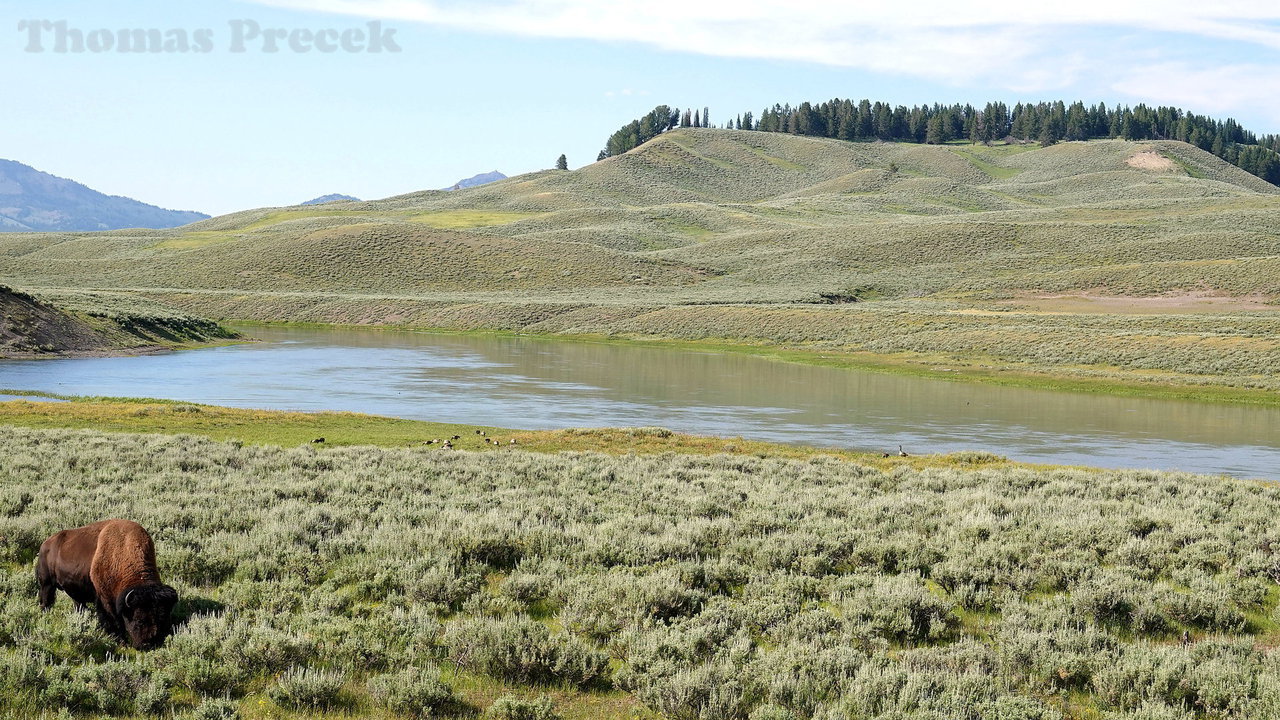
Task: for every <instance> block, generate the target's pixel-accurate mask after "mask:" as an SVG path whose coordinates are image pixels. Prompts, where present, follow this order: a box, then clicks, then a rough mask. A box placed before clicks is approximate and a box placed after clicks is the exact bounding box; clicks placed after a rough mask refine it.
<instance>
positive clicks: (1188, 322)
mask: <svg viewBox="0 0 1280 720" xmlns="http://www.w3.org/2000/svg"><path fill="white" fill-rule="evenodd" d="M0 281H10V282H15V283H18V282H20V283H22V284H23V285H24V286H27V287H34V288H41V289H43V290H44V291H45V292H50V293H56V292H61V291H65V290H67V289H77V290H86V289H93V290H110V291H113V292H118V291H126V292H130V293H143V294H146V295H147V296H149V297H152V298H159V299H163V300H164V301H165V302H167V303H171V304H173V305H175V306H177V307H181V308H183V309H184V310H188V311H192V312H206V313H212V314H215V315H217V316H223V317H236V318H243V319H256V320H306V321H319V322H360V323H397V324H430V325H433V326H443V327H482V328H495V329H522V330H531V331H537V330H554V331H557V332H591V333H627V334H642V335H655V336H674V337H686V338H700V339H703V338H720V339H731V340H748V341H765V342H787V343H814V342H818V343H825V344H827V345H834V346H837V347H839V348H841V349H847V350H862V351H871V352H908V353H915V352H919V351H920V350H921V349H930V350H933V351H942V352H944V353H946V354H949V355H952V356H954V357H956V358H960V359H967V360H969V361H971V362H972V363H977V364H981V363H982V362H984V361H985V360H984V358H990V359H993V360H994V361H996V362H1000V363H1008V362H1013V363H1020V364H1023V365H1027V366H1028V367H1032V368H1036V369H1039V370H1042V371H1045V372H1051V373H1058V374H1060V373H1085V374H1088V373H1111V372H1118V373H1120V374H1122V375H1123V374H1126V373H1137V374H1138V375H1143V374H1146V375H1152V374H1155V375H1159V374H1161V373H1166V372H1167V371H1169V370H1176V371H1178V372H1181V373H1184V374H1185V373H1190V374H1191V375H1195V376H1204V377H1205V378H1206V381H1208V382H1212V383H1217V384H1224V383H1225V384H1229V385H1236V386H1239V385H1240V383H1241V382H1244V383H1246V384H1249V383H1253V382H1254V380H1257V379H1259V378H1261V380H1260V382H1262V383H1263V384H1265V383H1266V380H1265V378H1266V376H1267V374H1268V373H1270V372H1271V371H1272V368H1273V366H1274V365H1275V364H1276V363H1277V362H1280V354H1278V353H1277V338H1280V321H1278V320H1277V319H1276V318H1280V315H1278V314H1276V313H1274V312H1268V310H1269V309H1275V308H1280V305H1278V304H1277V301H1278V300H1280V191H1278V190H1277V189H1276V188H1275V187H1274V186H1271V185H1269V184H1267V183H1265V182H1263V181H1262V180H1259V179H1258V178H1256V177H1254V176H1252V175H1249V174H1248V173H1246V172H1244V171H1242V170H1240V169H1239V168H1236V167H1234V166H1232V165H1229V164H1227V163H1226V162H1223V161H1222V160H1220V159H1218V158H1216V157H1214V156H1213V155H1211V154H1209V153H1205V152H1203V151H1201V150H1198V149H1196V148H1194V147H1192V146H1190V145H1186V144H1183V143H1177V142H1163V141H1162V142H1142V143H1134V142H1125V141H1120V140H1113V141H1092V142H1087V143H1081V142H1067V143H1060V144H1057V145H1054V146H1051V147H1048V148H1040V147H1037V146H1030V145H997V146H991V147H985V146H974V145H967V144H962V145H961V144H957V145H944V146H930V145H912V144H896V143H847V142H841V141H837V140H829V139H823V138H808V137H796V136H789V135H784V134H779V133H759V132H742V131H728V130H696V129H687V130H678V131H673V132H669V133H666V134H663V135H661V136H659V137H658V138H656V139H654V140H653V141H651V142H649V143H647V144H645V145H643V146H641V147H639V148H636V149H635V150H633V151H631V152H629V153H626V154H624V155H620V156H617V157H613V158H609V159H607V160H604V161H602V162H598V163H595V164H593V165H590V166H587V167H585V168H582V169H580V170H575V171H572V172H568V171H544V172H538V173H532V174H528V175H522V176H519V177H515V178H510V179H506V180H502V181H499V182H495V183H491V184H487V185H483V186H480V187H476V188H470V189H465V190H460V191H456V192H443V191H426V192H420V193H413V194H409V195H403V196H398V197H393V198H388V199H385V200H378V201H372V202H359V203H350V202H348V203H341V204H337V205H334V206H306V207H300V206H299V207H290V208H268V209H262V210H254V211H248V212H242V213H236V214H233V215H227V216H224V217H220V218H213V219H210V220H207V221H204V222H200V223H196V224H193V225H190V226H187V227H185V228H180V229H174V230H163V231H121V232H114V233H99V234H58V235H33V234H26V235H12V236H3V237H0ZM1063 295H1068V296H1080V297H1099V298H1112V297H1126V298H1138V299H1141V298H1160V300H1159V301H1150V302H1146V301H1141V300H1135V301H1134V302H1133V303H1132V304H1131V305H1130V306H1128V308H1127V309H1125V308H1121V309H1120V310H1119V311H1118V310H1117V306H1115V305H1114V304H1113V305H1111V306H1108V307H1106V308H1105V309H1103V308H1102V306H1099V308H1100V309H1099V311H1098V312H1079V308H1078V307H1076V306H1078V305H1079V303H1075V300H1079V297H1077V298H1075V300H1072V299H1070V298H1068V299H1067V305H1072V303H1075V305H1072V307H1071V311H1072V315H1073V316H1072V317H1070V318H1062V317H1060V316H1058V313H1059V312H1060V311H1061V309H1062V308H1061V307H1055V306H1054V305H1053V304H1052V302H1048V301H1050V300H1052V299H1053V298H1055V297H1058V296H1063ZM1199 298H1204V299H1205V302H1204V303H1202V304H1201V305H1202V306H1200V305H1197V304H1196V303H1193V302H1183V301H1184V300H1188V299H1191V300H1194V299H1199ZM1224 298H1226V299H1228V300H1227V301H1224V300H1223V299H1224ZM854 302H857V305H856V309H855V308H854V307H853V306H852V305H850V303H854ZM832 303H834V304H841V305H842V306H843V309H831V308H825V307H823V306H826V305H829V304H832ZM1046 303H1047V304H1046ZM1144 303H1145V304H1144ZM1170 303H1172V304H1174V305H1177V306H1178V307H1179V308H1180V309H1185V308H1186V307H1188V306H1192V307H1191V309H1192V310H1196V311H1205V312H1199V313H1198V314H1196V316H1195V318H1192V319H1187V318H1181V319H1180V320H1179V321H1178V322H1177V323H1174V324H1173V326H1171V327H1172V329H1168V328H1165V327H1156V324H1154V323H1153V322H1152V321H1149V320H1148V321H1135V320H1133V319H1132V318H1130V317H1128V315H1129V311H1130V310H1132V311H1135V312H1151V311H1156V312H1159V311H1160V308H1161V307H1164V306H1165V305H1168V304H1170ZM762 304H763V305H771V306H774V309H773V310H772V311H771V312H772V314H771V315H770V317H772V318H774V319H780V318H783V317H787V318H790V320H791V321H792V322H791V324H790V326H789V327H785V328H784V327H778V326H776V325H774V324H772V323H771V322H769V321H768V318H763V317H761V316H760V315H759V310H758V308H757V307H756V306H759V305H762ZM695 306H696V309H694V308H695ZM1064 307H1065V306H1064ZM1086 310H1087V308H1086ZM1206 312H1207V313H1209V314H1212V315H1213V317H1212V318H1210V317H1208V316H1207V315H1206ZM655 313H656V314H655ZM975 313H976V314H975ZM1193 314H1194V313H1193ZM1086 316H1087V317H1086ZM939 323H941V325H939ZM953 325H959V326H961V330H962V331H960V332H949V331H948V328H949V327H951V326H953ZM1029 325H1030V326H1038V327H1039V328H1040V330H1043V329H1044V327H1045V326H1049V327H1051V328H1052V330H1051V331H1050V332H1049V333H1048V335H1049V337H1050V338H1051V339H1050V340H1049V342H1048V345H1046V346H1041V347H1035V346H1033V345H1032V344H1033V343H1035V342H1038V339H1037V338H1038V337H1039V336H1041V335H1042V333H1041V332H1040V330H1037V331H1036V335H1035V336H1033V335H1032V334H1031V333H1032V331H1031V329H1030V328H1029V327H1028V326H1029ZM868 328H871V329H873V332H870V334H869V331H868ZM925 331H927V332H925ZM922 332H924V334H923V335H922V334H921V333H922ZM1224 332H1225V333H1226V336H1225V338H1224V337H1223V333H1224ZM1095 337H1096V338H1098V340H1097V342H1096V343H1094V342H1090V341H1089V339H1091V338H1095ZM1082 338H1083V339H1085V341H1084V342H1082V341H1081V339H1082ZM1206 346H1212V347H1221V348H1224V349H1225V353H1224V354H1225V355H1226V356H1227V357H1226V358H1225V359H1222V360H1221V362H1218V363H1216V364H1215V367H1214V368H1213V369H1210V370H1209V371H1208V372H1207V373H1206V372H1204V369H1205V368H1198V367H1192V366H1190V365H1188V364H1187V363H1184V362H1182V361H1181V360H1176V361H1173V360H1170V358H1172V357H1174V356H1178V355H1180V354H1182V355H1195V354H1196V351H1197V350H1199V349H1203V348H1204V347H1206ZM1202 364H1203V363H1202ZM1223 377H1229V378H1230V379H1229V380H1223V379H1222V378H1223ZM1170 381H1171V382H1178V383H1182V382H1183V379H1181V378H1173V379H1171V380H1170ZM1255 384H1256V383H1255Z"/></svg>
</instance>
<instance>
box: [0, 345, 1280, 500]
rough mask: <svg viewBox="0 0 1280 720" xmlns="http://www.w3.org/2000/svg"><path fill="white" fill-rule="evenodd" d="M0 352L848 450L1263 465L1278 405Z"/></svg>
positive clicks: (181, 390)
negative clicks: (1275, 406) (972, 452)
mask: <svg viewBox="0 0 1280 720" xmlns="http://www.w3.org/2000/svg"><path fill="white" fill-rule="evenodd" d="M245 331H246V332H247V333H248V334H250V335H252V336H253V337H256V338H259V339H261V340H263V342H261V343H253V344H245V345H233V346H228V347H221V348H213V349H206V350H191V351H183V352H176V353H171V354H166V355H147V356H140V357H125V358H70V359H56V360H38V361H0V387H4V388H16V389H24V390H42V391H46V392H54V393H62V394H68V395H107V396H135V397H156V398H169V399H175V400H187V401H191V402H200V403H210V404H215V405H229V406H234V407H253V408H272V409H288V410H352V411H358V412H365V413H374V414H379V415H391V416H396V417H406V418H418V419H424V420H427V419H429V420H435V421H440V422H457V423H476V424H484V425H496V426H504V427H513V428H527V429H549V428H566V427H604V426H637V425H650V426H661V427H666V428H670V429H672V430H678V431H683V432H691V433H699V434H709V435H726V436H743V437H749V438H758V439H764V440H776V441H781V442H788V443H804V444H812V445H820V446H829V447H841V448H850V449H856V450H870V451H877V452H879V451H884V452H897V450H898V446H899V445H901V446H902V447H903V449H904V450H905V451H906V452H908V453H911V454H926V453H937V452H953V451H959V450H982V451H989V452H994V453H997V454H1000V455H1005V456H1008V457H1010V458H1012V459H1015V460H1022V461H1028V462H1045V463H1063V464H1079V465H1092V466H1099V467H1126V468H1152V469H1168V470H1175V469H1176V470H1188V471H1194V472H1206V473H1226V474H1230V475H1236V476H1242V477H1263V478H1270V479H1280V409H1275V408H1257V407H1248V406H1240V405H1227V404H1212V403H1199V402H1184V401H1176V400H1147V399H1135V398H1122V397H1109V396H1106V395H1095V394H1087V393H1068V392H1057V391H1047V390H1029V389H1022V388H1004V387H994V386H989V385H981V384H970V383H963V382H947V381H943V380H931V379H922V378H912V377H902V376H897V375H887V374H879V373H870V372H860V371H853V370H842V369H836V368H824V367H813V366H808V365H800V364H793V363H785V362H779V361H773V360H766V359H762V358H755V357H751V356H747V355H741V354H736V353H714V352H701V351H691V350H683V349H670V348H661V347H637V346H630V345H610V344H604V343H590V342H578V341H567V340H553V339H544V338H525V337H508V336H484V335H478V336H462V335H448V334H431V333H415V332H399V331H386V330H372V329H370V330H360V329H296V328H288V329H282V328H267V327H253V328H245Z"/></svg>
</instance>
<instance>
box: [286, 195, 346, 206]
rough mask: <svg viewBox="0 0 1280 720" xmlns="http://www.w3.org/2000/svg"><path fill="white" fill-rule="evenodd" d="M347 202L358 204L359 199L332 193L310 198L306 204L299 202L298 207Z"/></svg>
mask: <svg viewBox="0 0 1280 720" xmlns="http://www.w3.org/2000/svg"><path fill="white" fill-rule="evenodd" d="M348 200H349V201H351V202H360V198H358V197H354V196H352V195H339V194H338V193H332V194H329V195H321V196H320V197H318V198H312V199H311V200H308V201H306V202H300V203H298V204H299V205H323V204H325V203H331V202H346V201H348Z"/></svg>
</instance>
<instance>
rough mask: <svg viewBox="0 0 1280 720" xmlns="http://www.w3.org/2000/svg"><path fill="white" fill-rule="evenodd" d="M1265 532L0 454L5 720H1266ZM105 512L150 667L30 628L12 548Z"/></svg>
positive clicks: (1156, 521) (544, 483) (209, 453)
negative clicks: (165, 629)
mask: <svg viewBox="0 0 1280 720" xmlns="http://www.w3.org/2000/svg"><path fill="white" fill-rule="evenodd" d="M102 404H104V403H102V402H99V401H92V402H74V403H67V405H68V406H71V407H77V406H79V408H80V409H82V410H84V409H90V408H92V407H94V406H96V405H102ZM105 404H109V405H112V406H118V407H121V408H123V407H133V408H137V409H147V408H153V407H161V406H163V405H164V404H156V403H147V402H132V403H130V402H115V403H105ZM6 405H8V404H6ZM178 407H180V405H176V404H174V405H171V407H170V408H169V410H167V411H166V412H170V413H171V414H172V416H173V417H174V418H178V417H180V416H183V415H187V414H189V415H198V414H200V413H193V412H190V410H186V409H184V410H178V409H177V408H178ZM158 412H159V411H153V413H152V415H151V417H154V416H155V415H156V414H157V413H158ZM203 412H206V410H205V409H202V410H201V413H203ZM139 417H141V418H143V419H145V418H146V417H148V416H145V415H143V416H139ZM1278 509H1280V486H1277V485H1274V484H1264V483H1256V482H1247V481H1236V480H1230V479H1226V478H1212V477H1205V476H1194V475H1185V474H1177V473H1152V472H1132V471H1128V472H1126V471H1116V472H1083V471H1079V470H1070V469H1035V468H1026V467H989V468H979V469H971V470H959V469H954V468H945V467H934V468H912V467H894V468H886V469H876V468H871V467H867V466H866V465H865V464H862V463H856V462H848V461H846V460H841V459H838V458H832V457H807V458H804V457H802V458H757V457H750V456H743V455H725V454H717V455H710V456H706V455H686V454H678V453H663V454H658V455H651V454H640V455H638V454H630V455H609V454H602V453H576V452H575V453H556V454H548V453H530V452H525V451H523V450H520V449H510V450H506V451H503V452H489V453H476V452H440V451H429V450H425V449H390V448H375V447H367V446H366V447H342V448H332V449H329V448H317V447H315V446H310V445H308V446H304V447H294V448H279V447H270V446H248V445H244V444H241V443H237V442H216V441H213V440H209V439H206V438H200V437H194V436H191V435H185V436H165V435H143V434H106V433H99V432H92V431H69V430H37V429H28V428H15V427H10V426H3V425H0V715H3V716H8V717H15V718H17V717H22V718H34V717H48V718H54V717H64V718H65V717H72V718H97V717H103V716H115V717H138V718H141V717H165V718H170V717H177V718H182V719H183V720H187V719H190V718H224V719H225V718H233V717H236V715H237V713H238V714H239V716H240V717H241V718H244V719H245V720H267V719H268V718H272V719H281V718H290V719H292V718H304V717H307V718H311V717H322V718H324V717H328V718H339V717H348V718H349V717H361V718H366V717H368V718H385V719H387V720H390V719H391V718H408V717H442V718H448V717H476V716H477V715H481V714H482V715H483V717H484V718H486V720H517V719H520V720H527V719H533V720H553V719H554V718H559V717H563V718H566V719H570V718H574V719H576V718H583V719H585V718H617V719H618V720H623V719H628V720H631V719H637V718H659V717H665V718H671V719H672V720H686V719H687V720H694V719H695V718H706V719H708V720H709V719H711V718H724V719H726V720H752V719H754V720H764V719H773V718H777V719H779V720H783V719H785V720H815V719H818V720H834V719H835V718H864V719H871V718H880V719H886V720H887V719H888V718H902V719H906V718H912V719H915V720H924V719H926V718H944V717H945V718H949V719H951V720H1063V719H1064V718H1066V719H1069V720H1086V719H1088V720H1152V719H1159V720H1174V719H1176V720H1199V719H1207V718H1259V719H1261V718H1274V717H1280V655H1277V654H1276V652H1275V651H1274V648H1275V646H1276V645H1277V643H1278V642H1280V585H1278V584H1277V580H1280V542H1277V540H1276V534H1275V533H1276V530H1275V516H1276V513H1277V510H1278ZM118 515H127V516H129V517H131V518H134V519H136V520H137V521H139V522H140V523H142V524H143V525H144V526H145V527H147V528H149V529H150V531H151V533H152V534H153V536H154V538H155V540H156V545H157V560H158V563H159V567H160V571H161V574H162V576H163V578H164V579H165V581H167V582H169V583H170V584H172V585H174V586H175V587H176V588H177V589H178V591H179V593H180V596H181V598H182V600H181V603H180V605H179V607H178V614H179V617H180V619H181V621H182V622H181V623H180V627H179V630H178V631H177V633H176V634H175V635H174V636H173V637H171V638H169V640H168V641H167V642H166V643H165V645H164V646H163V647H162V648H160V649H157V650H154V651H150V652H145V653H139V652H135V651H133V650H131V649H124V648H120V647H119V646H118V645H117V644H116V643H115V642H114V641H112V640H110V639H109V638H107V637H106V636H104V635H103V634H102V632H101V631H100V630H99V629H98V628H97V627H96V623H95V620H94V617H93V615H92V614H91V613H81V612H76V611H75V610H74V609H73V608H72V606H71V603H70V602H68V601H67V599H66V597H65V596H60V597H59V598H58V600H57V604H56V605H55V606H54V608H53V609H52V611H51V612H42V611H41V610H40V609H39V607H38V606H37V604H36V602H35V587H34V577H33V573H32V572H31V566H32V563H33V558H34V556H35V554H36V552H37V549H38V547H39V545H40V542H41V541H42V540H43V539H44V538H45V537H47V536H48V535H49V534H51V533H53V532H55V531H57V530H59V529H62V528H66V527H70V526H76V525H80V524H83V523H86V522H89V521H92V520H97V519H99V518H104V517H111V516H118ZM42 714H43V715H42Z"/></svg>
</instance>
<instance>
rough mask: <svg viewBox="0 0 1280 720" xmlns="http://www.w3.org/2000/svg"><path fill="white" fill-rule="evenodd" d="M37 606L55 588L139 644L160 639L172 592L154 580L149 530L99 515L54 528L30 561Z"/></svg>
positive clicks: (174, 598) (48, 600)
mask: <svg viewBox="0 0 1280 720" xmlns="http://www.w3.org/2000/svg"><path fill="white" fill-rule="evenodd" d="M36 582H37V583H39V586H40V607H42V608H44V609H45V610H48V609H49V608H51V607H53V601H54V597H55V594H56V593H57V591H58V590H59V589H61V590H62V591H63V592H65V593H66V594H67V596H68V597H70V598H71V600H72V601H73V602H75V604H76V607H77V608H83V607H84V606H85V605H87V604H89V603H94V604H95V605H96V606H97V609H98V620H99V622H101V623H102V627H103V629H104V630H106V631H107V632H108V633H110V634H112V635H114V636H115V637H117V638H119V639H120V640H121V641H127V642H128V643H129V644H130V645H132V646H133V647H135V648H137V649H139V650H145V649H149V648H154V647H157V646H159V645H160V643H162V642H164V639H165V638H166V637H167V636H168V635H169V633H170V631H171V630H172V628H173V619H172V614H173V606H174V605H176V604H177V602H178V592H177V591H176V590H174V589H173V588H171V587H169V586H168V585H165V584H164V583H162V582H160V573H159V571H158V570H157V569H156V548H155V545H154V544H152V542H151V536H150V535H148V534H147V531H146V530H144V529H143V528H142V526H141V525H139V524H138V523H136V522H133V521H131V520H102V521H101V522H96V523H93V524H92V525H85V526H84V527H78V528H74V529H72V530H63V531H61V532H58V533H54V534H53V535H52V536H50V537H49V539H48V540H45V541H44V543H43V544H41V545H40V558H39V560H38V561H37V562H36Z"/></svg>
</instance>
